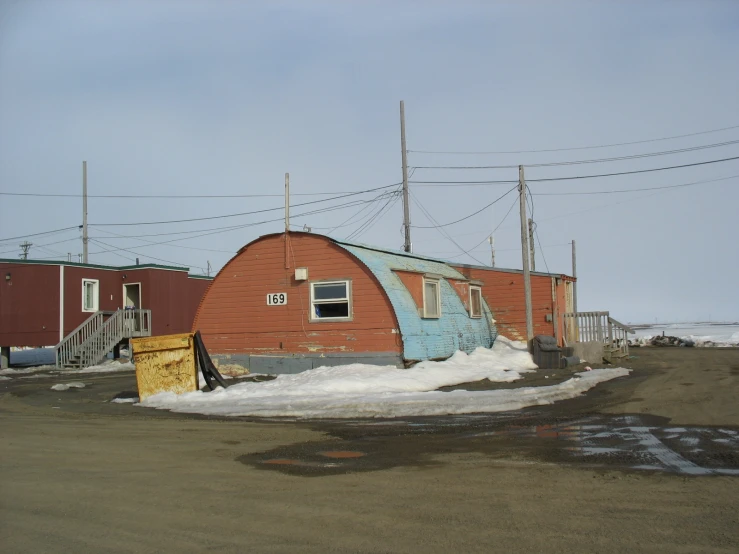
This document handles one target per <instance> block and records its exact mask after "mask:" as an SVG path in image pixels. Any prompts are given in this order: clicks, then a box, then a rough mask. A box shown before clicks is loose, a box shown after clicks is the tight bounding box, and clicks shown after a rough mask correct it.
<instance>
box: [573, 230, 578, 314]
mask: <svg viewBox="0 0 739 554" xmlns="http://www.w3.org/2000/svg"><path fill="white" fill-rule="evenodd" d="M572 276H573V277H574V278H575V282H574V283H572V311H573V312H575V313H577V255H576V253H575V240H574V239H573V240H572Z"/></svg>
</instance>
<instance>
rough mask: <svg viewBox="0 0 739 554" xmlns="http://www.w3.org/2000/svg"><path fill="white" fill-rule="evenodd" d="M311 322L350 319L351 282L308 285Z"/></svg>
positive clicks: (327, 282) (326, 282)
mask: <svg viewBox="0 0 739 554" xmlns="http://www.w3.org/2000/svg"><path fill="white" fill-rule="evenodd" d="M310 305H311V317H310V319H311V321H322V320H337V319H350V318H351V313H352V310H351V281H322V282H318V283H311V284H310Z"/></svg>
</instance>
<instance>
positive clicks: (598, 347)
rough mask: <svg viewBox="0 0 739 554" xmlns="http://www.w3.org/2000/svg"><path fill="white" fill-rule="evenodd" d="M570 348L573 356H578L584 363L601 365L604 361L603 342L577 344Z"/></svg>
mask: <svg viewBox="0 0 739 554" xmlns="http://www.w3.org/2000/svg"><path fill="white" fill-rule="evenodd" d="M570 346H571V347H572V355H573V356H578V357H579V358H580V360H582V361H583V362H590V363H591V364H599V363H601V362H602V361H603V343H601V342H598V341H591V342H576V343H574V344H571V345H570Z"/></svg>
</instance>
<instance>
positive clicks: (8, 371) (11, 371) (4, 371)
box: [0, 365, 56, 376]
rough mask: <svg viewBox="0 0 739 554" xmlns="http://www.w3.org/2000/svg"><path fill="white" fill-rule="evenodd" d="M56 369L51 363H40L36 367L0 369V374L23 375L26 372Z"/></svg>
mask: <svg viewBox="0 0 739 554" xmlns="http://www.w3.org/2000/svg"><path fill="white" fill-rule="evenodd" d="M54 369H56V368H55V367H54V366H53V365H41V366H36V367H26V368H23V369H17V368H12V367H9V368H6V369H0V375H12V376H18V375H25V374H27V373H36V372H37V371H50V370H54Z"/></svg>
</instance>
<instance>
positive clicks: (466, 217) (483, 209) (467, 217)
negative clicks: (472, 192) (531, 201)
mask: <svg viewBox="0 0 739 554" xmlns="http://www.w3.org/2000/svg"><path fill="white" fill-rule="evenodd" d="M514 190H516V187H513V188H512V189H510V190H509V191H508V192H506V193H505V194H504V195H503V196H499V197H498V198H496V199H495V200H493V201H492V202H490V204H488V205H486V206H483V207H482V208H480V209H479V210H477V211H476V212H473V213H471V214H469V215H467V216H465V217H463V218H461V219H457V220H456V221H450V222H449V223H444V224H443V225H438V227H448V226H449V225H454V224H455V223H459V222H461V221H464V220H466V219H469V218H471V217H472V216H475V215H477V214H479V213H480V212H483V211H485V210H487V209H488V208H489V207H490V206H492V205H493V204H496V203H498V202H500V201H501V200H503V198H505V197H506V196H508V195H509V194H510V193H511V192H513V191H514ZM413 227H414V228H416V229H433V228H435V227H437V225H432V226H430V227H429V226H424V225H413Z"/></svg>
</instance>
